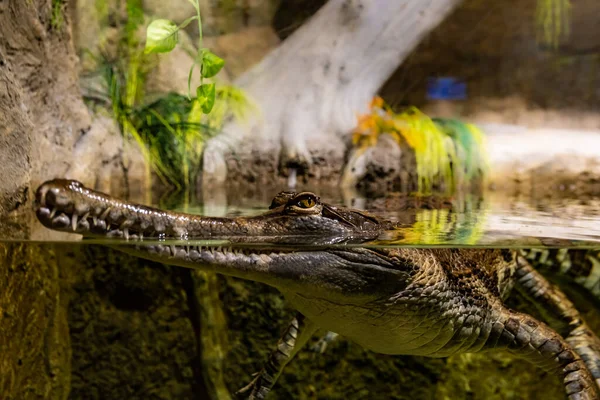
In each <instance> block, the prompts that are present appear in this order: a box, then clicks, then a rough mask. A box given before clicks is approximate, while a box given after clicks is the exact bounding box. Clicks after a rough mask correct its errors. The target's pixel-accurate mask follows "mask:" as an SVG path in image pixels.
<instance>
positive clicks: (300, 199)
mask: <svg viewBox="0 0 600 400" xmlns="http://www.w3.org/2000/svg"><path fill="white" fill-rule="evenodd" d="M319 205H320V204H319V196H317V195H316V194H314V193H311V192H303V193H299V194H298V195H296V196H295V197H294V198H292V199H290V201H289V202H288V204H287V207H286V209H287V210H289V211H292V212H296V213H300V214H314V213H316V212H319V211H320V207H319Z"/></svg>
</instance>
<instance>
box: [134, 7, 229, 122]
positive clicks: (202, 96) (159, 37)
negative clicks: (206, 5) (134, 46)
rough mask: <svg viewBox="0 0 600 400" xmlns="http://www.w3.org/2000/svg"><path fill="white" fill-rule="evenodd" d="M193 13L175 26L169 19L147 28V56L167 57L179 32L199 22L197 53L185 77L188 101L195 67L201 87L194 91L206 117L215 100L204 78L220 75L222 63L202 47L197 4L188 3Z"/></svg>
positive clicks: (210, 84) (175, 43)
mask: <svg viewBox="0 0 600 400" xmlns="http://www.w3.org/2000/svg"><path fill="white" fill-rule="evenodd" d="M189 2H190V3H191V4H192V5H193V6H194V8H195V9H196V15H194V16H193V17H190V18H188V19H187V20H185V21H184V22H183V23H182V24H181V25H179V26H178V25H177V24H175V23H174V22H172V21H169V20H168V19H157V20H154V21H152V23H150V25H148V29H147V31H146V49H145V53H146V54H151V53H168V52H170V51H171V50H173V49H174V48H175V46H177V43H178V41H179V31H180V30H181V29H183V28H185V27H186V26H188V25H189V24H190V23H191V22H192V21H198V32H199V38H198V52H197V54H196V58H195V60H194V63H193V64H192V66H191V68H190V73H189V76H188V98H191V84H192V75H193V73H194V69H195V68H196V66H198V68H199V69H200V85H199V86H198V87H197V88H196V98H197V99H198V101H199V104H200V107H201V109H202V112H203V113H205V114H208V113H210V112H211V110H212V109H213V106H214V104H215V98H216V89H215V84H214V83H204V79H205V78H212V77H214V76H215V75H217V74H218V73H219V71H220V70H221V68H223V65H225V61H223V59H222V58H220V57H218V56H216V55H215V54H213V53H212V52H211V51H210V50H209V49H206V48H204V47H203V46H202V19H201V17H200V5H199V3H198V0H189Z"/></svg>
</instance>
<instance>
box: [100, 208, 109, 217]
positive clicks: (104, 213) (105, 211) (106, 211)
mask: <svg viewBox="0 0 600 400" xmlns="http://www.w3.org/2000/svg"><path fill="white" fill-rule="evenodd" d="M109 212H110V207H106V210H104V212H103V213H102V214H100V219H106V217H107V216H108V213H109Z"/></svg>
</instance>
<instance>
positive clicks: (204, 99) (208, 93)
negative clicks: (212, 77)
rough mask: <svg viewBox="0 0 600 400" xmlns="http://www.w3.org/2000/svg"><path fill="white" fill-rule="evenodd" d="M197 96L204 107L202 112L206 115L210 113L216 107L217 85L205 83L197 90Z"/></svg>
mask: <svg viewBox="0 0 600 400" xmlns="http://www.w3.org/2000/svg"><path fill="white" fill-rule="evenodd" d="M196 96H198V101H199V102H200V105H201V107H202V112H203V113H204V114H208V113H210V111H211V110H212V108H213V106H214V105H215V84H214V83H205V84H203V85H200V86H198V88H197V89H196Z"/></svg>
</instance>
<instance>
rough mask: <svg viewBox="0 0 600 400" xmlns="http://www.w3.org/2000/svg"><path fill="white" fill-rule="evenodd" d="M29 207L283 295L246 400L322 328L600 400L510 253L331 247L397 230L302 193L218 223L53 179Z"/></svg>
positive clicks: (554, 293) (588, 371)
mask: <svg viewBox="0 0 600 400" xmlns="http://www.w3.org/2000/svg"><path fill="white" fill-rule="evenodd" d="M35 207H36V214H37V217H38V219H39V220H40V221H41V222H42V224H44V225H45V226H46V227H48V228H51V229H55V230H59V231H63V232H76V233H80V234H83V235H89V236H110V237H124V238H128V239H130V240H134V244H133V245H121V246H120V247H119V249H120V250H123V251H126V252H129V253H132V254H135V255H136V256H139V257H143V258H147V259H151V260H155V261H159V262H162V263H165V264H170V265H177V266H183V267H191V268H199V269H202V270H205V271H212V272H217V273H221V274H226V275H230V276H234V277H239V278H244V279H250V280H253V281H258V282H262V283H265V284H267V285H271V286H274V287H275V288H277V289H279V290H280V291H281V292H282V293H283V294H284V296H285V297H286V298H287V300H288V301H289V303H290V304H291V305H292V306H293V307H294V308H295V309H297V310H298V315H297V316H296V317H295V318H294V319H293V320H292V321H291V323H290V324H289V326H288V328H287V329H286V330H285V332H284V334H283V336H282V338H281V340H280V341H279V343H278V344H277V347H276V349H275V351H273V352H272V353H271V356H270V357H269V359H268V360H267V361H266V363H265V364H264V367H263V369H262V370H261V371H260V372H259V373H258V374H257V375H256V377H255V378H254V380H252V382H251V383H250V384H249V385H248V386H246V387H245V388H243V389H241V391H240V393H241V394H242V395H243V396H245V397H247V398H250V399H263V398H265V397H266V396H267V394H268V392H269V391H270V390H271V389H272V387H273V385H274V383H275V381H276V379H277V377H278V376H279V374H280V373H281V371H282V370H283V368H284V366H285V365H286V364H287V363H288V362H289V361H290V360H291V359H292V358H293V357H294V355H295V354H296V352H297V351H298V350H299V349H300V348H301V347H302V346H303V345H304V344H305V343H306V342H307V340H308V339H309V338H310V337H311V336H312V335H313V334H314V333H315V331H316V330H317V329H318V328H321V329H325V330H328V331H331V332H336V333H338V334H340V335H342V336H344V337H346V338H348V339H349V340H352V341H354V342H356V343H358V344H360V345H362V346H363V347H365V348H367V349H369V350H372V351H375V352H379V353H384V354H398V355H421V356H429V357H446V356H450V355H452V354H456V353H461V352H478V351H485V350H493V349H504V350H508V351H510V352H512V353H513V354H515V355H516V356H519V357H522V358H524V359H526V360H529V361H530V362H532V363H534V364H535V365H538V366H539V367H541V368H544V369H546V370H549V371H552V372H555V373H556V374H558V375H559V376H560V377H561V378H562V381H563V384H564V389H565V393H566V395H567V397H568V398H569V399H572V400H576V399H600V395H599V389H598V386H599V384H600V340H599V339H598V338H597V337H596V336H595V335H594V334H593V333H592V332H591V330H590V329H589V327H588V326H587V325H586V323H585V322H584V321H583V320H582V319H581V317H580V315H579V313H578V311H577V310H576V309H575V307H574V306H573V304H572V303H571V302H570V301H569V300H568V299H567V297H566V296H565V295H564V294H563V293H562V292H561V291H560V290H558V289H557V288H556V287H555V286H553V285H551V284H550V283H549V282H548V281H547V280H546V279H545V278H544V277H543V276H542V275H541V274H540V273H539V272H538V271H536V270H535V269H533V268H532V267H531V265H530V264H529V263H528V262H527V261H526V259H525V258H524V257H522V256H520V255H519V254H518V253H517V252H516V251H513V250H507V249H491V248H487V249H449V248H430V249H417V248H378V247H366V246H362V247H361V246H360V245H358V246H356V245H353V246H337V245H333V244H334V243H341V242H353V243H360V242H365V241H367V240H371V239H374V238H376V237H378V236H379V235H380V234H381V233H382V232H384V231H389V230H393V229H394V228H395V227H396V226H395V224H394V223H393V222H391V221H387V220H384V219H381V218H379V217H377V216H374V215H371V214H369V213H366V212H363V211H359V210H354V209H347V208H342V207H335V206H333V205H329V204H327V203H323V202H321V201H320V199H319V197H318V196H316V195H315V194H313V193H310V192H301V193H293V192H281V193H279V194H278V195H277V196H276V197H275V198H274V199H273V202H272V204H271V206H270V210H269V211H267V212H265V213H264V214H261V215H258V216H253V217H236V218H216V217H203V216H197V215H190V214H184V213H176V212H170V211H163V210H160V209H156V208H151V207H146V206H142V205H137V204H133V203H129V202H125V201H121V200H118V199H115V198H112V197H110V196H108V195H106V194H103V193H100V192H96V191H93V190H91V189H88V188H86V187H84V186H83V185H82V184H81V183H79V182H76V181H71V180H58V179H57V180H53V181H48V182H46V183H44V184H42V185H41V186H40V187H39V188H38V190H37V193H36V206H35ZM148 237H154V238H157V237H158V238H182V239H187V238H214V237H220V238H224V237H233V238H236V239H235V240H238V241H250V242H252V241H254V240H259V238H260V240H264V238H267V240H268V241H269V242H271V243H278V244H279V245H278V246H274V247H272V248H268V247H265V246H260V247H236V246H231V247H208V246H192V245H185V244H171V245H169V244H168V243H166V242H156V241H153V242H144V240H143V238H148ZM178 243H181V242H178ZM297 244H303V245H302V246H296V245H297ZM116 246H117V247H118V245H116ZM513 286H516V288H518V289H519V290H520V291H521V292H522V293H524V294H526V295H528V296H529V297H530V298H531V299H533V300H534V301H535V302H537V304H539V305H540V307H541V308H543V309H544V311H545V314H546V315H548V317H549V319H551V320H554V321H558V325H560V329H561V330H562V333H563V334H562V335H561V334H559V333H558V332H557V331H555V330H553V329H552V328H550V327H549V326H547V325H546V324H545V323H543V322H541V321H538V320H536V319H535V318H534V317H532V316H530V315H528V314H525V313H521V312H517V311H514V310H511V309H509V308H507V307H506V306H505V305H504V304H503V298H505V297H506V296H507V295H508V294H509V293H510V291H511V289H512V288H513Z"/></svg>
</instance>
